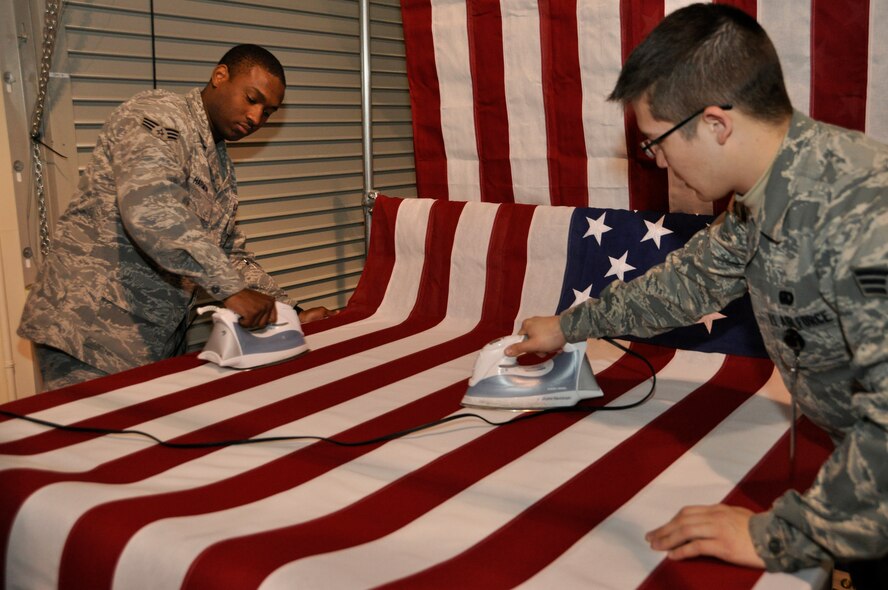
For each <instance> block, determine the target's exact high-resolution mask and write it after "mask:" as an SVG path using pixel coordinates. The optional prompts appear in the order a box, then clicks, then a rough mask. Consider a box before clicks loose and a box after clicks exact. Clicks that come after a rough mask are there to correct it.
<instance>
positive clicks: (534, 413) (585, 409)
mask: <svg viewBox="0 0 888 590" xmlns="http://www.w3.org/2000/svg"><path fill="white" fill-rule="evenodd" d="M603 340H605V341H607V342H608V343H610V344H612V345H613V346H616V347H617V348H619V349H620V350H622V351H623V352H625V353H627V354H629V355H631V356H634V357H636V358H638V359H640V360H641V361H642V362H643V363H644V364H645V365H647V368H648V369H649V370H650V372H651V387H650V389H649V390H648V392H647V393H646V394H645V395H644V396H643V397H642V398H641V399H638V400H636V401H634V402H631V403H628V404H622V405H619V406H591V405H575V406H567V407H558V408H546V409H543V410H529V411H525V412H523V413H522V414H520V415H519V416H517V417H516V418H512V419H509V420H502V421H496V420H490V419H488V418H485V417H484V416H481V415H480V414H476V413H474V412H463V413H460V414H453V415H452V416H447V417H445V418H441V419H440V420H434V421H432V422H426V423H425V424H420V425H418V426H413V427H411V428H406V429H404V430H399V431H397V432H391V433H389V434H384V435H382V436H377V437H374V438H369V439H366V440H358V441H344V440H339V439H336V438H331V437H326V436H314V435H308V434H306V435H289V436H264V437H259V438H244V439H231V440H219V441H206V442H194V443H175V442H169V441H165V440H162V439H160V438H158V437H156V436H154V435H153V434H151V433H149V432H145V431H142V430H135V429H127V428H123V429H117V428H97V427H96V428H93V427H88V426H70V425H66V424H58V423H56V422H50V421H49V420H42V419H40V418H34V417H32V416H26V415H23V414H16V413H14V412H8V411H6V410H0V414H2V415H3V416H7V417H9V418H16V419H19V420H25V421H27V422H32V423H34V424H39V425H41V426H46V427H49V428H54V429H57V430H63V431H66V432H79V433H86V434H103V435H107V434H133V435H137V436H142V437H145V438H147V439H150V440H152V441H154V442H155V443H157V444H158V445H160V446H164V447H167V448H171V449H208V448H220V447H232V446H237V445H252V444H259V443H271V442H285V441H296V440H313V441H320V442H325V443H330V444H333V445H338V446H341V447H360V446H366V445H375V444H378V443H383V442H388V441H390V440H395V439H398V438H401V437H404V436H408V435H410V434H413V433H415V432H419V431H422V430H427V429H429V428H434V427H436V426H440V425H442V424H446V423H448V422H453V421H455V420H462V419H467V418H475V419H477V420H481V421H482V422H485V423H487V424H489V425H491V426H506V425H509V424H515V423H517V422H521V421H524V420H529V419H531V418H536V417H539V416H543V415H545V414H559V413H568V412H580V413H584V414H591V413H593V412H603V411H609V412H614V411H620V410H629V409H631V408H636V407H638V406H640V405H641V404H643V403H645V402H647V401H648V400H650V399H651V397H653V395H654V390H655V389H656V387H657V371H656V370H655V369H654V366H653V365H652V364H651V363H650V361H649V360H648V359H646V358H645V357H644V356H643V355H641V354H639V353H637V352H635V351H634V350H632V349H630V348H628V347H626V346H623V345H622V344H620V343H619V342H615V341H614V340H611V339H610V338H604V339H603Z"/></svg>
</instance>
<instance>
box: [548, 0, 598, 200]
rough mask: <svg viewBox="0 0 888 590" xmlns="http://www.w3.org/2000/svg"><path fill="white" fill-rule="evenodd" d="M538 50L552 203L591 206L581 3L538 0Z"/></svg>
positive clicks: (566, 0)
mask: <svg viewBox="0 0 888 590" xmlns="http://www.w3.org/2000/svg"><path fill="white" fill-rule="evenodd" d="M539 10H540V46H541V47H540V50H541V52H542V62H543V63H542V78H543V102H544V104H545V111H546V144H547V148H548V161H549V194H550V199H551V204H552V205H573V206H576V207H587V206H588V205H589V186H588V185H589V183H588V168H587V158H586V138H585V136H584V134H583V85H582V78H581V76H580V52H579V43H578V35H579V31H578V28H577V0H540V2H539Z"/></svg>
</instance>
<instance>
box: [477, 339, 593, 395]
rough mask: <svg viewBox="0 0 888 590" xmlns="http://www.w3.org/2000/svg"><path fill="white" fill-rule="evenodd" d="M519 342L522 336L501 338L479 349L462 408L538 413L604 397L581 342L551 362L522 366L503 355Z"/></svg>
mask: <svg viewBox="0 0 888 590" xmlns="http://www.w3.org/2000/svg"><path fill="white" fill-rule="evenodd" d="M522 340H524V336H517V335H513V336H504V337H502V338H497V339H496V340H493V341H492V342H490V343H488V344H487V345H486V346H485V347H484V348H483V349H481V352H480V353H479V354H478V358H477V360H476V361H475V370H474V372H473V373H472V377H471V379H469V389H468V391H466V395H465V396H464V397H463V399H462V405H463V406H466V407H472V408H497V409H504V410H542V409H545V408H557V407H563V406H572V405H575V404H576V403H577V402H579V401H580V400H581V399H588V398H593V397H601V396H603V395H604V393H603V392H602V391H601V389H600V388H599V387H598V383H597V382H596V381H595V375H594V374H593V373H592V367H591V366H590V365H589V359H587V358H586V342H585V341H584V342H579V343H577V344H570V343H568V344H565V345H564V348H563V349H562V350H561V352H559V353H558V354H557V355H555V356H554V357H552V358H551V359H549V360H547V361H545V362H542V363H539V364H536V365H528V366H524V365H519V364H518V359H516V358H515V357H509V356H506V355H505V354H504V352H503V351H504V350H505V349H506V347H507V346H510V345H512V344H516V343H518V342H521V341H522Z"/></svg>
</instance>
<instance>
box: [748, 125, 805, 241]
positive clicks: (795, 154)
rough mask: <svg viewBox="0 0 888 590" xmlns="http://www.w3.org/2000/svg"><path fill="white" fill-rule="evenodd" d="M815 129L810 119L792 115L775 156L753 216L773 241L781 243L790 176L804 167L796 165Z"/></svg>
mask: <svg viewBox="0 0 888 590" xmlns="http://www.w3.org/2000/svg"><path fill="white" fill-rule="evenodd" d="M814 127H815V122H814V120H813V119H811V118H810V117H808V116H807V115H805V114H803V113H801V112H799V111H794V112H793V115H792V120H791V121H790V123H789V131H787V133H786V137H784V138H783V143H782V144H781V146H780V150H779V151H778V152H777V157H776V158H775V159H774V163H773V164H772V165H771V174H770V176H769V178H768V185H767V187H766V188H765V199H764V204H763V206H762V207H761V208H760V209H759V210H758V211H757V212H756V213H755V214H754V215H753V221H754V223H755V224H756V225H757V226H758V227H759V230H760V231H761V232H762V233H763V234H765V235H766V236H768V238H770V239H771V240H773V241H775V242H779V241H780V240H781V234H782V229H783V220H784V219H785V217H786V212H787V211H788V210H789V206H790V205H791V202H792V194H791V192H790V184H791V183H792V182H793V180H794V178H792V175H795V174H798V173H799V170H800V169H802V168H804V167H800V166H799V165H798V160H799V158H805V157H807V154H806V153H805V151H804V147H805V143H806V142H807V141H809V139H810V135H811V131H812V130H813V129H814Z"/></svg>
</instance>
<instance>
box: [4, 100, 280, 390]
mask: <svg viewBox="0 0 888 590" xmlns="http://www.w3.org/2000/svg"><path fill="white" fill-rule="evenodd" d="M236 211H237V186H236V182H235V177H234V167H233V165H232V163H231V160H230V158H229V157H228V152H227V150H226V148H225V143H224V142H219V143H218V144H214V143H213V135H212V132H211V129H210V124H209V121H208V119H207V115H206V111H205V110H204V106H203V102H202V100H201V95H200V90H199V89H194V90H192V91H191V92H190V93H188V94H187V95H185V96H180V95H176V94H172V93H170V92H166V91H160V90H156V91H148V92H143V93H140V94H138V95H136V96H135V97H133V98H132V99H130V100H129V101H127V102H125V103H124V104H122V105H121V106H120V107H118V108H117V109H116V110H115V111H114V112H113V113H112V114H111V116H110V117H109V119H108V121H107V122H106V123H105V126H104V128H103V129H102V133H101V135H100V136H99V139H98V142H97V144H96V147H95V150H94V151H93V155H92V158H91V160H90V162H89V165H88V166H87V168H86V171H85V172H84V174H83V176H82V177H81V179H80V184H79V187H78V194H77V195H76V196H75V198H74V200H73V201H72V202H71V204H70V205H69V206H68V209H67V211H66V212H65V214H64V215H62V217H61V218H60V219H59V222H58V224H57V226H56V232H55V236H54V241H53V245H52V251H51V252H50V254H49V256H48V257H47V258H46V260H45V261H44V264H43V265H42V267H41V269H40V274H39V276H38V279H37V283H36V284H35V285H34V286H33V288H32V289H31V292H30V294H29V296H28V300H27V302H26V304H25V310H24V313H23V315H22V321H21V325H20V326H19V329H18V333H19V335H20V336H22V337H23V338H27V339H29V340H32V341H33V342H35V343H40V344H45V345H48V346H51V347H55V348H58V349H60V350H62V351H63V352H66V353H68V354H70V355H71V356H73V357H74V358H76V359H79V360H81V361H83V362H84V363H86V364H88V365H91V366H93V367H96V368H98V369H100V370H101V371H104V372H107V373H114V372H117V371H121V370H123V369H128V368H131V367H135V366H139V365H143V364H146V363H148V362H151V361H155V360H158V359H162V358H165V357H168V356H172V355H174V354H177V353H178V352H181V347H182V346H183V343H184V332H185V328H186V319H187V317H188V312H189V309H190V306H191V304H192V302H193V300H194V293H195V290H196V287H198V286H199V287H202V288H203V289H204V290H205V291H206V292H207V293H208V294H210V295H211V296H212V297H213V298H214V299H217V300H222V299H225V298H226V297H228V296H229V295H233V294H235V293H237V292H239V291H241V290H243V289H245V288H251V289H255V290H257V291H261V292H263V293H266V294H268V295H271V296H272V297H274V298H275V299H277V300H280V301H285V302H287V303H291V304H292V303H293V302H292V301H291V300H290V299H289V298H288V297H287V294H286V293H285V292H284V291H282V290H281V289H280V288H279V287H278V286H277V285H276V284H275V283H274V281H273V280H272V279H271V277H269V276H268V275H267V274H266V273H265V272H264V271H263V270H262V269H261V268H260V267H259V265H258V264H257V263H256V261H255V260H254V259H253V256H252V255H251V254H250V253H248V252H246V251H245V250H244V247H245V238H244V235H243V234H242V233H241V232H240V230H239V229H238V228H237V227H236V226H235V213H236Z"/></svg>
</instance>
